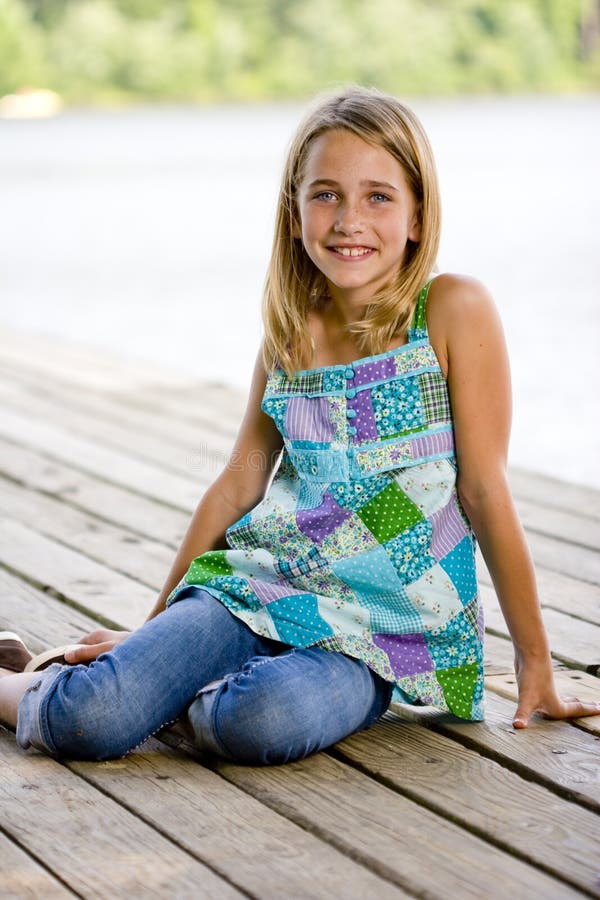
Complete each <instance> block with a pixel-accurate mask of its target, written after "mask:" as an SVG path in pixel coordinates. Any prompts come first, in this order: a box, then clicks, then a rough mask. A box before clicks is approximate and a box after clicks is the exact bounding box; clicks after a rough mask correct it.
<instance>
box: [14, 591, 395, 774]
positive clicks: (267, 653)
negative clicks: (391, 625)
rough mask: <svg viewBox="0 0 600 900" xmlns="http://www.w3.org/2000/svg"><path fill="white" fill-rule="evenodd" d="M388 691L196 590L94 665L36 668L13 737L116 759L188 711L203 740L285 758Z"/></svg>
mask: <svg viewBox="0 0 600 900" xmlns="http://www.w3.org/2000/svg"><path fill="white" fill-rule="evenodd" d="M391 693H392V684H391V683H388V682H386V681H384V680H383V679H382V678H380V677H379V676H378V675H377V674H375V673H374V672H372V671H371V670H370V669H369V668H368V667H367V666H366V665H365V664H364V663H363V662H361V661H360V660H356V659H352V658H351V657H349V656H345V655H343V654H341V653H334V652H331V651H328V650H322V649H320V648H317V647H308V648H293V647H290V646H289V645H288V644H282V643H280V642H279V641H274V640H272V639H270V638H265V637H261V636H260V635H258V634H255V633H254V632H253V631H251V630H250V628H248V626H247V625H245V624H244V622H242V621H241V620H240V619H238V618H236V617H235V616H234V615H233V614H232V613H230V612H229V610H228V609H227V608H226V607H225V606H223V604H221V603H220V602H219V601H218V600H215V598H214V597H212V596H211V595H210V594H207V593H206V591H202V590H201V589H200V588H190V589H188V591H186V596H184V598H183V599H180V600H178V601H177V602H176V603H174V604H173V605H172V606H170V607H169V609H167V610H166V611H165V612H163V613H161V614H160V615H158V616H156V617H155V618H154V619H151V620H150V622H147V623H146V624H145V625H144V626H142V627H141V628H140V629H139V630H138V631H135V632H133V634H132V635H131V636H130V637H128V638H127V639H126V640H125V641H123V643H121V644H118V645H117V646H116V647H115V648H114V650H112V651H111V652H110V653H103V654H102V655H101V656H99V657H98V659H97V660H95V661H94V662H93V663H91V665H90V666H84V665H78V666H63V665H60V664H58V663H54V664H52V665H51V666H49V667H48V668H47V669H46V670H44V671H43V672H40V673H39V674H38V675H37V676H36V678H34V680H33V681H32V683H31V685H30V686H29V688H28V689H27V691H26V692H25V694H24V696H23V698H22V700H21V703H20V705H19V716H18V722H17V742H18V743H19V745H20V746H21V747H30V746H33V747H37V748H38V749H40V750H44V751H45V752H47V753H50V754H51V755H54V756H64V757H70V758H71V759H96V760H99V759H111V758H115V757H120V756H123V755H125V754H126V753H127V752H128V751H129V750H131V749H133V748H134V747H136V746H138V745H139V744H141V743H142V742H143V741H144V740H145V739H146V738H147V737H149V736H150V735H151V734H154V733H155V732H157V731H159V730H160V729H161V728H163V727H164V726H165V725H168V724H170V723H172V722H174V721H175V720H176V719H178V718H180V717H182V716H187V726H188V730H190V731H191V733H192V734H193V739H194V742H195V743H196V745H197V746H198V747H199V748H200V749H201V750H204V751H207V752H209V753H212V754H216V755H217V756H219V757H222V758H224V759H228V760H231V761H234V762H240V763H250V764H253V765H266V764H276V763H284V762H288V761H291V760H295V759H301V758H303V757H305V756H308V755H309V754H310V753H314V752H315V751H317V750H321V749H322V748H324V747H328V746H330V745H331V744H334V743H335V742H336V741H339V740H341V739H342V738H344V737H346V736H347V735H349V734H351V733H352V732H354V731H360V730H362V729H363V728H367V727H368V726H369V725H371V724H372V723H373V722H375V721H376V720H377V719H378V718H379V716H381V715H382V713H384V712H385V710H386V709H387V707H388V705H389V702H390V699H391Z"/></svg>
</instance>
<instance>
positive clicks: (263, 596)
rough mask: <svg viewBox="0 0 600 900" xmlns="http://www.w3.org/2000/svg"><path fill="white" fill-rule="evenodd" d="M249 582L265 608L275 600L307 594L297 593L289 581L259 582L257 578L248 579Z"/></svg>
mask: <svg viewBox="0 0 600 900" xmlns="http://www.w3.org/2000/svg"><path fill="white" fill-rule="evenodd" d="M247 580H248V584H249V585H250V587H251V588H252V590H253V591H254V593H255V594H256V596H257V597H258V599H259V600H260V602H261V603H262V604H263V606H266V604H267V603H272V602H273V601H274V600H281V598H282V597H290V596H291V595H292V594H302V593H306V591H297V590H296V589H295V588H293V587H292V586H291V584H290V583H289V582H288V581H259V580H258V579H257V578H248V579H247Z"/></svg>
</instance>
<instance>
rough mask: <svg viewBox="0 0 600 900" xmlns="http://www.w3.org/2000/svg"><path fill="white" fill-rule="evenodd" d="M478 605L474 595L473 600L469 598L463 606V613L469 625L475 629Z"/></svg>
mask: <svg viewBox="0 0 600 900" xmlns="http://www.w3.org/2000/svg"><path fill="white" fill-rule="evenodd" d="M479 611H480V606H479V600H478V598H477V597H475V599H474V600H471V602H470V603H467V605H466V606H464V607H463V615H464V617H465V619H466V620H467V622H468V623H469V625H472V626H473V628H474V629H475V630H476V631H477V618H478V615H479Z"/></svg>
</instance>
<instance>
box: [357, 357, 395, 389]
mask: <svg viewBox="0 0 600 900" xmlns="http://www.w3.org/2000/svg"><path fill="white" fill-rule="evenodd" d="M395 374H396V361H395V358H394V357H393V356H387V357H386V358H385V359H377V360H375V361H374V362H369V363H365V364H364V365H363V366H356V367H355V369H354V385H355V386H356V387H358V385H359V384H373V383H374V382H376V381H381V380H382V379H384V378H393V377H394V375H395Z"/></svg>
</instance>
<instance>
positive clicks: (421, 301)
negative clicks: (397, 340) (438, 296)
mask: <svg viewBox="0 0 600 900" xmlns="http://www.w3.org/2000/svg"><path fill="white" fill-rule="evenodd" d="M432 281H433V278H430V279H429V281H428V282H427V284H426V285H424V287H422V288H421V290H420V292H419V296H418V297H417V305H416V307H415V312H414V315H413V318H412V322H411V326H410V328H409V329H408V341H409V343H412V341H422V340H424V339H426V338H428V337H429V334H428V332H427V319H426V317H425V307H426V306H427V297H428V295H429V288H430V287H431V283H432Z"/></svg>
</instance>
